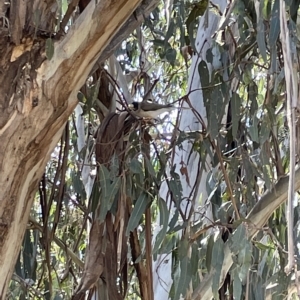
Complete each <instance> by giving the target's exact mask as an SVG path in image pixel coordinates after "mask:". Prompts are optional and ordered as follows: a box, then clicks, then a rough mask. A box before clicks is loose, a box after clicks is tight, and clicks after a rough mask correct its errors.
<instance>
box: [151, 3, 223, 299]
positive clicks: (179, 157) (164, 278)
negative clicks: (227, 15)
mask: <svg viewBox="0 0 300 300" xmlns="http://www.w3.org/2000/svg"><path fill="white" fill-rule="evenodd" d="M213 3H214V5H216V6H217V7H219V9H220V11H221V12H222V13H224V10H225V7H226V4H227V1H225V0H216V1H213ZM207 13H208V19H207V18H206V16H205V15H204V16H203V17H202V18H200V22H199V27H198V32H197V37H196V41H195V50H196V51H195V52H196V54H195V55H194V56H193V58H192V64H191V67H190V70H189V82H188V91H187V94H188V98H189V101H190V104H191V105H192V107H193V108H194V109H195V110H196V111H197V112H198V113H199V114H200V115H201V117H202V119H203V121H204V122H205V123H207V116H206V109H205V106H204V102H203V95H202V91H201V82H200V76H199V72H198V65H199V63H200V61H201V60H204V61H205V58H206V51H207V49H209V48H211V45H212V36H213V34H214V33H215V32H216V31H217V29H218V27H219V25H220V19H221V18H220V16H218V15H217V14H215V13H214V12H211V11H207ZM214 54H215V53H214ZM208 66H209V67H210V68H211V69H217V68H219V67H220V60H219V57H218V56H217V55H215V60H214V61H213V65H211V64H210V63H208ZM210 71H211V70H210ZM187 106H188V105H187ZM179 129H180V130H182V131H202V130H203V128H202V126H201V124H200V122H199V119H198V118H197V116H196V115H195V114H194V112H193V110H183V112H182V115H181V119H180V122H179ZM182 162H183V164H182ZM173 164H176V166H177V168H176V172H177V174H179V176H180V181H181V184H182V197H183V199H189V200H191V201H185V200H184V201H182V202H181V203H182V204H181V206H180V209H181V210H182V211H183V212H186V213H185V215H186V216H188V215H189V211H190V209H191V208H192V207H193V208H195V207H198V206H203V204H204V203H205V201H206V199H207V197H208V195H207V189H206V180H207V176H208V172H207V171H205V170H204V169H203V168H202V167H201V161H200V157H199V155H198V153H196V152H193V150H192V144H191V143H190V142H188V141H186V142H184V143H183V145H182V150H181V149H179V148H176V150H175V154H174V162H173ZM206 164H207V166H211V159H210V158H209V157H207V159H206ZM182 168H183V169H182ZM182 170H184V171H183V172H182ZM168 191H169V188H168V186H167V184H165V183H163V184H162V188H161V190H160V196H161V197H162V198H163V199H166V200H167V201H170V198H168V197H167V195H168ZM174 211H175V208H174V207H173V213H174ZM203 212H204V214H206V216H207V220H212V217H211V210H210V207H208V208H207V207H205V208H204V207H203ZM159 217H160V216H158V219H157V224H158V226H156V231H155V232H154V240H155V237H156V235H157V234H158V232H159V231H160V226H159ZM172 217H173V214H172V212H171V213H170V219H171V218H172ZM171 272H172V255H165V254H163V255H158V256H157V260H156V261H155V262H154V263H153V276H154V291H155V295H154V299H162V300H163V299H166V300H167V299H169V291H170V289H171V286H172V283H173V280H172V274H171ZM203 299H206V298H203Z"/></svg>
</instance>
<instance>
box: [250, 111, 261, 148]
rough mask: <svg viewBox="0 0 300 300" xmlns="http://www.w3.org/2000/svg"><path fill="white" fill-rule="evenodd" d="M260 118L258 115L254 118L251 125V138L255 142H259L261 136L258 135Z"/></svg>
mask: <svg viewBox="0 0 300 300" xmlns="http://www.w3.org/2000/svg"><path fill="white" fill-rule="evenodd" d="M258 122H259V121H258V119H257V117H256V116H254V117H253V119H252V124H251V125H250V127H249V134H250V136H251V139H252V141H253V142H257V143H258V142H259V136H258Z"/></svg>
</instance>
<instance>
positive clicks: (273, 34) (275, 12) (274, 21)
mask: <svg viewBox="0 0 300 300" xmlns="http://www.w3.org/2000/svg"><path fill="white" fill-rule="evenodd" d="M279 32H280V19H279V0H275V1H274V4H273V7H272V13H271V19H270V33H269V44H270V47H271V48H273V47H275V45H276V43H277V39H278V37H279Z"/></svg>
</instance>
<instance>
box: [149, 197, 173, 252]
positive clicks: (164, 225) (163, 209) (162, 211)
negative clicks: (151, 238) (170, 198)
mask: <svg viewBox="0 0 300 300" xmlns="http://www.w3.org/2000/svg"><path fill="white" fill-rule="evenodd" d="M158 207H159V217H160V218H159V219H160V222H159V225H160V226H161V229H160V231H159V233H158V234H157V236H156V239H155V244H154V247H153V253H156V252H157V251H158V249H159V246H160V245H161V243H162V241H163V239H164V238H165V236H166V233H167V229H168V223H169V215H170V212H169V209H168V207H167V204H166V202H165V201H164V200H163V199H162V198H158Z"/></svg>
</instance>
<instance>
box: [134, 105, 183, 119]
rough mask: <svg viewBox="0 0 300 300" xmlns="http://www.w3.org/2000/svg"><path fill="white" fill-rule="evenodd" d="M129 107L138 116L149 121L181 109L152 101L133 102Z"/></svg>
mask: <svg viewBox="0 0 300 300" xmlns="http://www.w3.org/2000/svg"><path fill="white" fill-rule="evenodd" d="M128 107H129V109H131V110H132V111H133V112H134V114H135V115H136V116H138V117H140V118H149V119H156V118H157V117H158V116H159V115H160V114H162V113H165V112H170V111H172V110H173V109H177V108H179V107H175V106H173V105H172V104H159V103H155V102H152V101H142V102H132V103H131V104H129V105H128Z"/></svg>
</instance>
